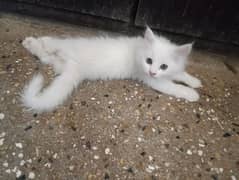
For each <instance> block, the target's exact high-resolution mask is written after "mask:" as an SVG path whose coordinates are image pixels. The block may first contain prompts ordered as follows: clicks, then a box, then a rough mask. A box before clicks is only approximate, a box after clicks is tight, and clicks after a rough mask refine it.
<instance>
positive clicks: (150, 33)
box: [144, 26, 155, 42]
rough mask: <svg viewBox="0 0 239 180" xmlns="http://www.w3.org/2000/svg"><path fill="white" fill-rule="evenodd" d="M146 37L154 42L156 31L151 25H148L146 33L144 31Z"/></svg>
mask: <svg viewBox="0 0 239 180" xmlns="http://www.w3.org/2000/svg"><path fill="white" fill-rule="evenodd" d="M144 38H145V39H146V40H147V41H149V42H153V41H154V39H155V37H154V33H153V31H152V30H151V29H150V27H149V26H147V27H146V30H145V33H144Z"/></svg>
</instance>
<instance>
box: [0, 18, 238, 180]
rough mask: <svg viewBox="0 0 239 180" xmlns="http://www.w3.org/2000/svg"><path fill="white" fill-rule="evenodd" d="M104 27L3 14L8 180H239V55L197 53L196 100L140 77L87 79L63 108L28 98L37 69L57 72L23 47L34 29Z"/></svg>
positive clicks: (2, 161)
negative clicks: (29, 103)
mask: <svg viewBox="0 0 239 180" xmlns="http://www.w3.org/2000/svg"><path fill="white" fill-rule="evenodd" d="M101 33H102V32H101V31H99V30H95V29H89V28H85V27H79V26H73V25H67V24H61V23H55V22H45V21H40V20H36V19H30V18H23V17H18V16H13V15H6V14H2V15H1V16H0V179H3V180H8V179H9V180H11V179H18V180H24V179H42V180H48V179H49V180H52V179H53V180H54V179H57V180H58V179H60V180H61V179H62V180H74V179H75V180H77V179H137V180H138V179H152V180H155V179H160V180H163V179H169V180H171V179H172V180H174V179H177V180H186V179H203V180H207V179H209V180H210V179H211V180H217V179H219V180H227V179H228V180H230V179H231V180H236V179H239V104H238V102H239V81H238V78H239V75H238V70H239V56H232V55H226V54H215V53H209V52H204V51H203V52H202V51H198V50H194V51H193V53H192V56H191V58H190V63H189V72H191V73H192V74H194V75H195V76H197V77H199V78H200V79H201V80H202V82H203V87H202V88H201V89H199V93H200V95H201V99H200V100H199V101H198V102H195V103H188V102H185V101H184V100H180V99H176V98H172V97H169V96H167V95H163V94H160V93H158V92H155V91H154V90H152V89H150V88H149V87H146V86H144V85H142V84H141V83H137V82H134V81H131V80H113V81H107V82H105V81H94V82H90V81H86V82H84V83H83V84H81V85H80V87H79V88H78V90H77V91H75V92H74V93H73V95H72V97H71V98H69V99H68V101H67V102H65V103H64V105H62V106H60V107H59V108H58V109H57V110H56V111H54V112H51V113H44V114H33V113H32V112H30V111H27V110H25V109H24V108H23V107H22V106H21V103H20V100H19V98H20V93H21V91H22V89H23V87H24V85H25V84H26V83H27V82H28V81H29V80H30V79H31V78H32V76H33V74H35V73H36V72H39V71H40V72H41V73H43V74H44V75H45V77H48V79H50V78H52V77H53V72H52V70H51V69H50V68H49V67H44V66H42V65H40V63H39V62H38V61H37V60H36V59H35V58H34V57H33V56H32V55H31V54H30V53H28V52H27V51H26V50H25V49H24V48H23V47H22V45H21V43H20V42H21V40H22V39H23V38H24V37H26V36H42V35H80V36H93V35H98V34H101Z"/></svg>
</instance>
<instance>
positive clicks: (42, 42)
mask: <svg viewBox="0 0 239 180" xmlns="http://www.w3.org/2000/svg"><path fill="white" fill-rule="evenodd" d="M49 41H51V38H50V37H41V38H33V37H27V38H26V39H25V40H24V41H23V43H22V44H23V46H24V47H25V48H26V49H27V50H29V51H30V52H31V53H32V54H33V55H35V56H37V57H38V58H39V60H40V61H41V62H42V63H44V64H50V65H52V66H53V68H54V71H55V73H57V74H59V73H62V71H63V69H64V65H65V62H64V60H63V59H62V58H61V57H59V56H58V54H57V52H58V50H57V49H56V48H54V47H49V46H48V45H47V43H48V42H49Z"/></svg>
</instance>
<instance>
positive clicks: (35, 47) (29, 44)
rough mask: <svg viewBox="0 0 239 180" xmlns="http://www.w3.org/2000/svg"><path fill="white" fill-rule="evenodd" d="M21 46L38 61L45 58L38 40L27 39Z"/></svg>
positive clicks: (44, 52)
mask: <svg viewBox="0 0 239 180" xmlns="http://www.w3.org/2000/svg"><path fill="white" fill-rule="evenodd" d="M22 45H23V46H24V47H25V48H26V49H27V50H28V51H30V52H31V53H32V54H33V55H35V56H37V57H38V58H39V59H40V58H42V57H44V56H46V55H47V54H46V51H45V50H44V48H43V46H42V43H41V41H40V40H39V39H38V38H34V37H27V38H26V39H25V40H24V41H23V42H22Z"/></svg>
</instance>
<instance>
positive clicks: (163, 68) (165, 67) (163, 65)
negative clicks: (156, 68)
mask: <svg viewBox="0 0 239 180" xmlns="http://www.w3.org/2000/svg"><path fill="white" fill-rule="evenodd" d="M167 68H168V65H167V64H161V65H160V69H162V70H166V69H167Z"/></svg>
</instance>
